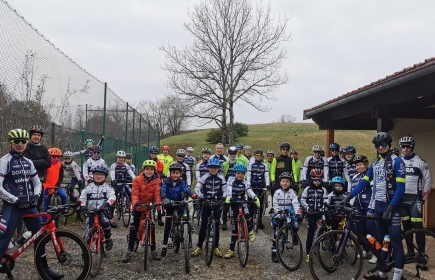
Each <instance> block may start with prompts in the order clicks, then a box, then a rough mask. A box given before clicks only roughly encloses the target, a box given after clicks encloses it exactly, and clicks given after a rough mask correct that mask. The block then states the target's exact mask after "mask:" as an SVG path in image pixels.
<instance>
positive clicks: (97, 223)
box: [88, 211, 105, 251]
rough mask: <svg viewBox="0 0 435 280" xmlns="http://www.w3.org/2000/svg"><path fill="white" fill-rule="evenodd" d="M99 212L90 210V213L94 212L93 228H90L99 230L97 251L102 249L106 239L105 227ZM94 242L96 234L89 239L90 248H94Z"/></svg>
mask: <svg viewBox="0 0 435 280" xmlns="http://www.w3.org/2000/svg"><path fill="white" fill-rule="evenodd" d="M99 212H100V211H89V212H88V213H94V214H95V215H94V225H93V226H92V228H91V229H90V230H89V231H91V230H92V229H96V230H97V232H98V236H97V240H98V242H97V251H100V250H101V246H102V244H103V243H104V241H105V238H104V234H103V227H102V226H101V223H100V218H99V215H98V214H99ZM93 243H94V235H92V236H91V239H90V240H89V250H92V246H93Z"/></svg>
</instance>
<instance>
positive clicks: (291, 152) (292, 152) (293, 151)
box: [290, 150, 298, 155]
mask: <svg viewBox="0 0 435 280" xmlns="http://www.w3.org/2000/svg"><path fill="white" fill-rule="evenodd" d="M290 154H295V155H297V154H298V151H297V150H291V151H290Z"/></svg>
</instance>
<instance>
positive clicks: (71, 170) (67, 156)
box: [62, 151, 83, 202]
mask: <svg viewBox="0 0 435 280" xmlns="http://www.w3.org/2000/svg"><path fill="white" fill-rule="evenodd" d="M63 159H64V161H62V167H63V169H64V170H65V171H66V172H68V174H69V176H70V177H71V182H70V184H69V189H70V194H71V201H73V202H75V201H77V200H78V197H77V196H76V194H75V193H74V187H75V185H76V184H77V185H78V187H79V193H81V191H82V187H83V180H82V174H81V171H82V170H81V169H80V166H78V164H77V163H76V162H75V161H74V160H73V153H72V152H70V151H66V152H65V153H64V154H63Z"/></svg>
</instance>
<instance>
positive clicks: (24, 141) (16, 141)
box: [11, 140, 29, 145]
mask: <svg viewBox="0 0 435 280" xmlns="http://www.w3.org/2000/svg"><path fill="white" fill-rule="evenodd" d="M11 142H12V143H14V144H17V145H18V144H27V143H28V142H29V141H27V140H12V141H11Z"/></svg>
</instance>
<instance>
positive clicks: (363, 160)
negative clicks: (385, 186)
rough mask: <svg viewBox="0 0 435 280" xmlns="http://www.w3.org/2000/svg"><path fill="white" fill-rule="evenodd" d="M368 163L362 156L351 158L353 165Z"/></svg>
mask: <svg viewBox="0 0 435 280" xmlns="http://www.w3.org/2000/svg"><path fill="white" fill-rule="evenodd" d="M361 162H362V163H369V160H368V159H367V157H366V156H363V155H358V156H355V157H354V158H353V163H355V164H357V163H361Z"/></svg>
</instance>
